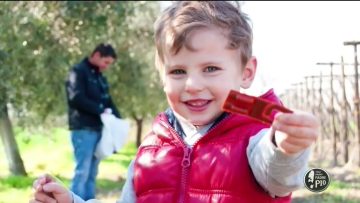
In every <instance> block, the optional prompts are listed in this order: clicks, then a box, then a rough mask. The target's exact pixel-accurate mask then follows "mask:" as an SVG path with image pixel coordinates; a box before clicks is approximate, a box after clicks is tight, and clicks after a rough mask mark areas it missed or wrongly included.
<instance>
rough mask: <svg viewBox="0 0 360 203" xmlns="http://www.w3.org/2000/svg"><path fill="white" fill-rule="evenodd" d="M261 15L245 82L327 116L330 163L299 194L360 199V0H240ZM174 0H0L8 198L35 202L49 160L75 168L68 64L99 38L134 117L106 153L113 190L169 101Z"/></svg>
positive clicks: (60, 171) (321, 156)
mask: <svg viewBox="0 0 360 203" xmlns="http://www.w3.org/2000/svg"><path fill="white" fill-rule="evenodd" d="M237 3H238V4H239V5H240V6H241V8H242V10H243V11H244V12H246V13H247V14H248V15H249V17H250V19H251V21H252V25H253V31H254V55H255V56H256V57H257V58H258V69H257V76H256V78H255V82H254V84H253V86H252V87H251V88H250V89H249V90H246V91H245V92H247V93H249V94H252V95H260V94H262V93H264V92H266V91H267V90H268V89H269V88H274V90H275V92H276V93H277V94H278V95H279V96H280V97H281V99H282V100H283V102H284V104H285V105H286V106H288V107H289V108H292V109H297V110H304V111H310V112H312V113H314V114H315V115H316V116H318V117H319V118H320V119H321V123H322V127H321V137H320V138H319V139H318V141H317V143H316V145H315V146H314V149H313V153H312V157H311V161H310V163H309V166H310V167H314V168H323V169H325V170H326V171H328V172H329V174H330V178H331V184H330V186H329V188H328V189H327V190H325V191H324V192H322V193H312V192H310V191H308V190H306V189H302V190H299V191H297V192H295V193H294V195H293V196H294V200H293V202H295V203H301V202H329V203H330V202H331V203H333V202H350V203H352V202H360V169H359V166H360V159H359V157H360V150H359V147H360V117H359V115H360V113H359V105H360V103H359V95H358V92H359V89H358V81H359V79H358V76H357V73H358V62H357V49H358V48H359V47H358V46H357V45H358V44H360V27H359V26H358V24H359V23H358V22H359V19H360V12H358V11H359V9H360V2H340V1H339V2H258V1H257V2H247V1H239V2H237ZM170 4H171V2H159V1H154V2H145V1H121V2H83V1H82V2H80V1H58V2H56V1H53V2H43V1H18V2H9V1H2V2H0V137H1V142H0V151H1V152H2V153H0V203H5V202H6V203H7V202H12V203H23V202H28V200H29V198H30V195H31V192H32V190H31V184H32V181H33V180H34V178H36V177H37V176H38V175H40V174H42V173H44V172H49V173H51V174H54V175H56V176H57V177H58V178H59V179H61V180H62V181H63V182H64V184H66V185H69V183H70V180H71V178H72V173H73V162H74V161H73V157H72V148H71V142H70V137H69V131H68V129H67V117H66V116H67V115H66V111H67V109H66V97H65V90H64V82H65V79H66V75H67V73H68V71H69V70H70V68H71V66H72V65H73V64H74V63H76V62H78V61H79V60H80V59H82V58H83V57H85V56H86V55H87V54H88V53H89V52H91V51H92V49H93V48H94V46H95V45H96V44H98V43H100V42H107V43H111V44H113V45H114V47H115V48H116V51H117V54H118V60H117V61H116V63H115V64H114V65H112V67H111V68H110V70H109V71H106V72H105V75H106V76H107V78H108V81H109V83H110V86H111V89H110V90H111V94H112V95H113V99H114V102H115V103H116V105H117V106H118V108H119V110H120V111H121V113H122V114H123V115H124V116H125V118H126V119H127V120H129V121H130V122H131V131H130V134H129V137H128V142H127V145H126V146H125V147H124V148H123V149H122V150H121V152H119V153H117V154H114V155H112V156H111V157H109V158H107V159H105V160H104V161H103V162H101V164H100V171H99V176H98V198H99V199H101V200H102V201H103V202H109V203H110V202H115V200H116V199H117V198H118V197H119V195H120V193H121V188H122V185H123V184H124V181H125V177H126V170H127V166H128V164H129V163H130V161H131V159H132V158H133V157H134V154H135V152H136V149H137V146H138V145H139V144H140V142H141V139H142V138H143V137H144V135H145V134H146V133H147V132H148V130H149V126H150V123H151V118H153V117H154V116H155V115H156V113H157V112H160V111H162V110H164V109H165V108H166V107H167V104H166V100H165V98H164V95H163V92H162V88H161V84H160V83H159V77H158V75H157V72H156V71H155V68H154V65H153V64H154V57H153V56H154V43H153V23H154V21H155V19H156V17H157V15H158V14H159V12H160V11H161V10H162V9H164V8H166V7H167V6H168V5H170Z"/></svg>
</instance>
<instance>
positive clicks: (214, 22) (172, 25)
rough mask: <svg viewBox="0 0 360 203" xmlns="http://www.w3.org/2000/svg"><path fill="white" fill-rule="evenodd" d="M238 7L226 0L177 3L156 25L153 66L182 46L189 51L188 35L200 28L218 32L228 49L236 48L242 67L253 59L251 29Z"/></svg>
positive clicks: (162, 63)
mask: <svg viewBox="0 0 360 203" xmlns="http://www.w3.org/2000/svg"><path fill="white" fill-rule="evenodd" d="M248 21H249V18H248V17H247V15H246V14H244V13H243V12H242V11H241V10H240V8H237V7H235V6H234V5H233V4H231V3H229V2H226V1H179V2H175V3H173V4H172V5H171V6H169V7H168V8H167V9H166V10H165V11H164V12H163V14H162V15H161V16H160V17H159V18H158V19H157V21H156V22H155V44H156V67H157V68H158V69H162V67H163V66H164V57H165V56H166V55H168V54H170V55H176V54H177V53H178V52H179V50H180V49H181V48H182V47H184V46H185V47H186V48H188V49H190V50H191V46H189V43H188V42H189V36H190V35H191V33H192V32H193V31H194V30H197V29H200V28H206V27H207V28H218V29H221V30H222V31H223V33H224V35H225V37H226V38H227V40H228V48H229V49H239V50H240V56H239V57H241V61H242V63H243V65H245V64H246V63H247V62H248V60H249V59H250V58H251V56H252V28H251V27H250V25H249V22H248Z"/></svg>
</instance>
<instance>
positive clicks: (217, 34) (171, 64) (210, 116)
mask: <svg viewBox="0 0 360 203" xmlns="http://www.w3.org/2000/svg"><path fill="white" fill-rule="evenodd" d="M189 37H190V38H189V39H188V40H189V41H188V43H189V45H190V47H191V48H192V49H194V50H189V49H187V48H186V47H185V46H183V47H182V48H181V49H180V51H179V52H178V53H177V54H176V55H170V54H168V55H166V56H165V57H164V62H165V68H164V69H163V70H162V71H164V72H163V73H161V74H162V75H163V83H164V91H165V94H166V97H167V100H168V103H169V105H170V107H171V108H172V109H173V110H174V112H175V113H176V114H177V115H179V116H181V117H182V118H183V119H185V120H187V121H188V122H190V123H191V124H193V125H195V126H199V127H201V126H203V125H206V124H209V123H211V122H213V121H214V120H215V119H216V118H217V117H218V116H219V115H220V114H221V113H222V110H221V107H222V105H223V103H224V101H225V99H226V97H227V95H228V93H229V91H230V90H231V89H234V90H240V88H248V87H249V86H250V85H251V82H252V81H253V78H254V75H255V71H256V59H255V58H250V60H249V61H248V63H247V64H246V65H245V67H243V65H242V61H241V57H240V50H239V49H229V48H227V46H228V40H227V39H226V37H225V36H224V34H223V32H221V30H219V29H214V28H211V29H210V28H201V29H197V30H194V31H192V33H191V34H190V36H189ZM242 67H243V68H242Z"/></svg>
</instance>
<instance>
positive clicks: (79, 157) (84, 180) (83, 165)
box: [70, 130, 101, 200]
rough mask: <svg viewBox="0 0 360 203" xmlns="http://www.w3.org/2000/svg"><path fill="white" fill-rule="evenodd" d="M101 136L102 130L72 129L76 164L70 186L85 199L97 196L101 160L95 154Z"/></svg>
mask: <svg viewBox="0 0 360 203" xmlns="http://www.w3.org/2000/svg"><path fill="white" fill-rule="evenodd" d="M100 138H101V131H91V130H74V131H71V142H72V145H73V149H74V155H75V162H76V165H75V174H74V177H73V180H72V183H71V187H70V188H71V191H73V192H74V193H75V194H77V195H78V196H79V197H81V198H82V199H84V200H88V199H94V198H95V194H96V176H97V173H98V166H99V163H100V160H99V159H97V158H96V157H95V156H94V152H95V149H96V145H97V143H98V142H99V140H100Z"/></svg>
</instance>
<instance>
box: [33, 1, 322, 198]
mask: <svg viewBox="0 0 360 203" xmlns="http://www.w3.org/2000/svg"><path fill="white" fill-rule="evenodd" d="M247 20H248V19H247V17H246V15H245V14H244V13H242V12H241V11H240V10H239V9H237V8H236V7H234V6H233V5H232V4H231V3H228V2H224V1H216V2H210V1H204V2H187V1H185V2H176V3H174V4H173V5H172V6H170V7H169V8H167V9H166V10H165V11H164V13H163V14H162V15H161V16H160V18H159V19H158V20H157V22H156V25H155V42H156V48H157V54H156V66H157V69H158V71H159V73H160V75H161V78H162V81H163V85H164V91H165V93H166V97H167V100H168V103H169V105H170V108H169V109H167V110H166V111H165V112H163V113H160V114H159V115H158V116H157V117H156V118H155V120H154V123H153V128H152V131H151V132H150V133H149V134H148V135H147V136H146V138H145V139H144V140H143V142H142V145H141V146H140V148H139V149H138V152H137V154H136V157H135V159H134V160H133V161H132V162H131V164H130V166H129V169H128V177H127V181H126V183H125V185H124V188H123V190H122V195H121V197H120V200H119V201H118V202H221V203H227V202H237V203H262V202H281V203H283V202H290V201H291V192H293V191H295V190H296V189H298V188H299V187H301V186H302V183H303V175H304V174H305V170H306V169H307V161H308V157H309V153H310V146H311V145H312V143H314V141H315V140H316V138H317V136H318V134H319V121H318V120H317V119H316V118H315V117H314V116H313V115H311V114H309V113H304V112H294V113H278V114H277V115H276V116H275V119H274V122H273V123H272V126H268V125H265V124H263V123H259V122H257V121H254V120H253V119H251V118H248V117H246V116H240V115H235V114H231V113H225V112H223V111H222V108H221V107H222V105H223V103H224V101H225V99H226V97H227V95H228V93H229V91H230V90H240V89H242V88H243V89H246V88H249V87H250V85H251V83H252V81H253V79H254V77H255V72H256V65H257V62H256V58H255V57H253V56H252V30H251V27H250V26H249V24H248V22H247ZM261 98H263V99H267V100H269V101H271V102H277V103H279V104H280V101H279V99H278V98H277V97H276V96H275V94H274V92H273V91H272V90H270V91H268V92H267V93H265V94H263V95H262V96H261ZM34 188H35V189H36V192H35V194H34V200H31V201H30V202H50V201H51V200H56V201H57V202H59V203H71V202H76V203H78V202H84V201H83V200H81V199H80V198H79V197H77V196H76V195H74V194H72V193H71V192H69V191H68V190H67V189H65V187H64V186H62V185H61V184H59V183H58V182H56V181H54V179H53V178H52V177H51V176H48V175H45V176H43V177H41V178H38V179H37V180H36V181H35V182H34Z"/></svg>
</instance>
